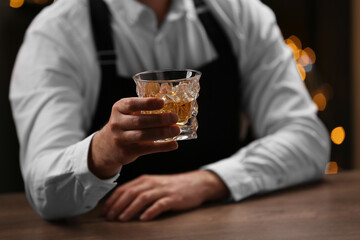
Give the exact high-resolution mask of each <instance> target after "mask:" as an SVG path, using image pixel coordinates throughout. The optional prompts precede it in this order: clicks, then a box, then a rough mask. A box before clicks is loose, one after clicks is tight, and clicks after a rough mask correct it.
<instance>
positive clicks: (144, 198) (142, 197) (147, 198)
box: [139, 193, 151, 202]
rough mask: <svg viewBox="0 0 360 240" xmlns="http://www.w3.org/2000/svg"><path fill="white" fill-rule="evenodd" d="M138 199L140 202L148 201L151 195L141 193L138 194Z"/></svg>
mask: <svg viewBox="0 0 360 240" xmlns="http://www.w3.org/2000/svg"><path fill="white" fill-rule="evenodd" d="M139 199H140V201H141V202H148V201H149V200H150V199H151V196H150V194H148V193H142V194H140V196H139Z"/></svg>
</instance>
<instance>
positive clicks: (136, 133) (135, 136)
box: [132, 130, 145, 142]
mask: <svg viewBox="0 0 360 240" xmlns="http://www.w3.org/2000/svg"><path fill="white" fill-rule="evenodd" d="M144 137H145V133H144V131H140V130H138V131H134V133H133V137H132V140H133V141H135V142H136V141H139V140H141V139H143V138H144Z"/></svg>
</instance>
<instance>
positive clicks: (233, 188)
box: [201, 155, 258, 201]
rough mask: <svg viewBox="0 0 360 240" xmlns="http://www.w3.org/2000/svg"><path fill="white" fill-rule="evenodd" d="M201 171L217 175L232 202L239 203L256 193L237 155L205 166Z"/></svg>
mask: <svg viewBox="0 0 360 240" xmlns="http://www.w3.org/2000/svg"><path fill="white" fill-rule="evenodd" d="M235 157H236V159H235ZM201 169H204V170H209V171H212V172H214V173H215V174H217V175H218V176H219V177H220V178H221V180H222V181H223V182H224V183H225V185H226V186H227V187H228V189H229V191H230V194H231V197H232V199H233V200H234V201H240V200H242V199H244V198H246V197H249V196H251V195H253V194H255V193H257V192H258V187H257V186H256V181H255V179H254V178H253V177H252V176H250V174H248V173H247V172H246V170H245V169H244V167H243V166H242V164H241V163H239V156H238V155H236V156H234V157H230V158H226V159H223V160H221V161H218V162H215V163H212V164H208V165H205V166H203V167H201Z"/></svg>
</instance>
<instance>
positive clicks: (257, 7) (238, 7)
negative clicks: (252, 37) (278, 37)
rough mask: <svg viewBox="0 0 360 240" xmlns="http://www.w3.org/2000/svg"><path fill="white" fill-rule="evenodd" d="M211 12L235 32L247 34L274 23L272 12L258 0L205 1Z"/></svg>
mask: <svg viewBox="0 0 360 240" xmlns="http://www.w3.org/2000/svg"><path fill="white" fill-rule="evenodd" d="M205 1H206V2H207V3H208V4H209V7H210V8H211V10H213V11H214V12H215V14H216V15H218V16H219V17H220V19H222V20H223V21H224V22H225V23H227V25H232V26H231V27H234V28H235V29H236V30H237V31H240V32H248V31H250V30H251V29H252V28H254V27H255V28H257V27H263V26H265V25H268V24H273V23H274V22H275V21H276V18H275V15H274V13H273V11H272V10H271V9H270V8H269V7H268V6H266V5H265V4H263V3H262V2H261V1H260V0H205Z"/></svg>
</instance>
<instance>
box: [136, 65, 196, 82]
mask: <svg viewBox="0 0 360 240" xmlns="http://www.w3.org/2000/svg"><path fill="white" fill-rule="evenodd" d="M171 71H176V72H181V71H183V72H194V73H195V76H193V77H189V78H177V79H169V80H165V79H164V80H160V79H154V80H145V79H141V78H140V75H141V74H148V73H160V72H171ZM201 74H202V73H201V72H200V71H198V70H194V69H190V68H183V69H164V70H148V71H143V72H139V73H136V74H135V75H133V77H132V78H133V79H134V81H139V82H160V83H161V82H181V81H189V80H192V79H194V78H196V77H201Z"/></svg>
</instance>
